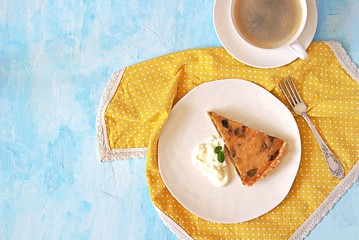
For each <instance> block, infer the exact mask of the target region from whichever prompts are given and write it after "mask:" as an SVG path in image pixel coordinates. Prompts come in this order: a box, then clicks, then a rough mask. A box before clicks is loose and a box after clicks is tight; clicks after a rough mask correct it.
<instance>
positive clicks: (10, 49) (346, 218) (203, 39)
mask: <svg viewBox="0 0 359 240" xmlns="http://www.w3.org/2000/svg"><path fill="white" fill-rule="evenodd" d="M317 6H318V14H319V23H318V29H317V33H316V35H315V40H337V41H339V42H341V43H342V44H343V46H344V47H345V49H346V50H347V51H348V54H349V55H350V56H351V57H352V59H353V60H354V61H355V62H356V63H359V42H358V39H359V28H358V22H359V21H358V20H359V17H358V13H359V1H357V0H318V1H317ZM212 8H213V1H184V0H182V1H180V0H178V1H159V0H154V1H149V0H146V1H139V0H137V1H136V0H130V1H124V0H123V1H96V0H93V1H85V0H83V1H65V0H62V1H52V0H44V1H37V0H31V1H19V0H0V239H176V238H175V236H174V235H173V234H172V233H171V232H170V231H169V230H168V229H166V227H165V226H164V225H163V224H162V222H161V221H160V219H159V218H158V216H157V214H156V212H155V210H154V209H153V207H152V204H151V202H150V200H149V195H148V190H147V183H146V178H145V159H136V160H128V161H114V162H110V163H106V164H103V163H100V162H99V161H98V159H97V143H96V129H95V117H96V110H97V106H98V104H99V101H100V98H101V96H102V93H103V90H104V88H105V86H106V83H107V80H108V79H109V77H110V75H111V73H113V72H114V71H116V70H119V69H121V68H123V67H125V66H127V65H131V64H134V63H137V62H140V61H143V60H146V59H149V58H153V57H157V56H160V55H163V54H167V53H170V52H175V51H180V50H184V49H188V48H195V47H209V46H220V42H219V41H218V39H217V36H216V35H215V31H214V29H213V24H212ZM358 196H359V185H358V183H356V184H355V185H354V186H353V188H352V189H350V190H349V191H348V193H347V194H346V195H345V196H344V197H343V198H342V199H341V200H340V201H339V203H338V204H337V205H336V206H335V208H334V209H333V210H332V211H331V212H330V213H329V215H328V216H327V217H326V218H325V219H324V220H323V221H322V222H321V223H320V224H319V225H318V226H317V227H316V228H315V229H314V230H313V231H312V233H311V234H310V236H309V237H308V239H357V235H358V234H359V220H358V216H359V206H358V204H357V202H358V201H357V199H358Z"/></svg>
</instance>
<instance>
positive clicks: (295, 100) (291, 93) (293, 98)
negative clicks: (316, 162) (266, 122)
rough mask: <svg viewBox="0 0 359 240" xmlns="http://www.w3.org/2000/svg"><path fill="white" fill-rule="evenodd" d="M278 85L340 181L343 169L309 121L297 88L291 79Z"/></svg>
mask: <svg viewBox="0 0 359 240" xmlns="http://www.w3.org/2000/svg"><path fill="white" fill-rule="evenodd" d="M278 85H279V88H280V90H281V91H282V93H283V94H284V96H285V98H286V99H287V101H288V102H289V104H290V106H291V107H292V109H293V110H294V112H295V113H296V114H299V115H301V116H302V117H303V118H304V120H305V121H306V122H307V123H308V125H309V127H310V129H311V130H312V132H313V134H314V137H315V139H316V140H317V142H318V144H319V146H320V149H321V150H322V153H323V155H324V158H325V161H326V162H327V165H328V168H329V171H330V172H331V174H332V175H333V176H334V177H336V178H339V179H342V178H343V177H344V167H343V165H342V164H341V163H340V162H339V160H338V159H337V158H336V157H335V156H334V154H333V153H332V152H331V151H330V149H329V147H328V146H327V144H325V142H324V140H323V139H322V137H321V136H320V135H319V133H318V131H317V130H316V129H315V126H314V125H313V123H312V122H311V121H310V119H309V117H308V115H307V106H306V105H305V103H304V102H303V100H302V98H301V97H300V95H299V93H298V91H297V88H296V87H295V85H294V82H293V79H292V77H287V78H285V79H283V80H282V81H281V82H280V83H279V84H278Z"/></svg>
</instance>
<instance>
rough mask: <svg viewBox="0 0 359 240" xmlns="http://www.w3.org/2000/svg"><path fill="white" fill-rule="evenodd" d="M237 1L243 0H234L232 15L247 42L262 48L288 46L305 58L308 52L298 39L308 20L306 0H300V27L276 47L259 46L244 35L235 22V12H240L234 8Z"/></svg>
mask: <svg viewBox="0 0 359 240" xmlns="http://www.w3.org/2000/svg"><path fill="white" fill-rule="evenodd" d="M236 1H241V0H232V3H231V13H230V16H231V20H232V24H233V27H234V28H235V30H236V32H237V33H238V35H239V36H240V38H241V39H243V40H244V41H245V42H247V43H248V44H250V45H252V46H253V47H257V48H261V49H273V50H276V49H279V48H287V49H288V50H290V51H291V52H292V53H293V54H295V55H296V56H297V57H299V58H301V59H305V58H306V57H307V56H308V54H307V52H306V51H305V49H304V47H303V46H302V45H301V44H300V43H299V42H298V41H297V40H298V38H299V36H300V35H301V33H302V32H303V30H304V27H305V24H306V22H307V15H308V7H307V2H306V0H298V2H299V3H300V6H301V21H300V24H299V27H298V28H297V31H296V32H295V34H294V35H293V36H292V37H291V38H290V39H289V40H287V41H285V42H284V43H282V44H281V45H279V46H275V47H263V46H258V45H256V44H254V43H253V42H251V41H249V40H248V39H247V38H246V37H245V36H244V35H243V33H241V31H240V30H239V28H238V27H237V24H236V22H235V17H234V15H235V14H238V13H235V12H234V9H235V8H234V4H235V2H236ZM288 1H293V0H288ZM273 4H274V3H273Z"/></svg>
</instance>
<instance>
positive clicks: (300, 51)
mask: <svg viewBox="0 0 359 240" xmlns="http://www.w3.org/2000/svg"><path fill="white" fill-rule="evenodd" d="M288 49H290V50H291V51H292V53H293V54H295V55H296V56H298V57H299V58H301V59H306V58H307V57H308V53H307V52H306V51H305V49H304V48H303V47H302V45H300V44H299V43H298V42H297V41H295V42H294V43H292V44H291V45H289V46H288Z"/></svg>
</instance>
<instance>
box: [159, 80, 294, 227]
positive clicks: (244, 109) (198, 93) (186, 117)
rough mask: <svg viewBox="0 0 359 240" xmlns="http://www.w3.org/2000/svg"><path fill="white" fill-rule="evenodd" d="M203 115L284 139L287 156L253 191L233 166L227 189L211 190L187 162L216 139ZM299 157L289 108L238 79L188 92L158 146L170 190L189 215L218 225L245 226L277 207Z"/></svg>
mask: <svg viewBox="0 0 359 240" xmlns="http://www.w3.org/2000/svg"><path fill="white" fill-rule="evenodd" d="M207 111H215V112H218V113H219V114H223V115H224V116H226V117H228V118H231V119H234V120H238V121H240V122H242V123H244V124H246V125H248V126H249V127H253V128H255V129H257V130H260V131H263V132H265V133H267V134H270V135H273V136H277V137H280V138H283V139H285V140H286V141H287V142H288V153H287V155H286V156H285V157H284V158H283V160H282V162H281V164H280V165H279V167H278V168H277V169H276V170H275V171H274V172H272V173H271V174H269V175H268V176H267V177H266V178H264V179H263V180H261V181H259V182H257V183H256V184H255V185H253V186H252V187H247V186H244V185H242V183H241V181H240V178H239V177H238V176H237V175H236V173H235V170H234V168H233V167H232V168H231V177H230V182H229V183H228V184H227V185H226V186H225V187H222V188H218V187H215V186H213V185H212V184H211V183H210V182H209V180H208V179H207V178H206V177H204V176H203V175H202V174H201V172H200V170H198V169H197V168H196V167H195V166H194V165H193V164H192V160H191V154H192V150H193V148H194V147H195V146H196V145H197V144H198V143H199V142H201V141H203V140H204V139H206V138H208V137H209V136H210V135H217V136H218V133H217V132H216V130H215V128H214V126H213V125H212V122H211V120H210V118H209V116H208V115H207ZM300 157H301V143H300V135H299V131H298V127H297V124H296V122H295V120H294V118H293V116H292V114H291V113H290V111H289V110H288V109H287V107H286V106H285V105H284V104H283V103H281V102H280V101H279V100H278V99H277V98H276V97H274V96H273V95H272V94H271V93H269V92H268V91H266V90H265V89H263V88H262V87H259V86H258V85H256V84H254V83H251V82H248V81H245V80H239V79H229V80H219V81H214V82H210V83H205V84H202V85H200V86H198V87H196V88H194V89H193V90H192V91H190V92H189V93H188V94H187V95H185V96H184V97H183V98H182V99H181V100H180V101H179V102H178V103H177V104H176V105H175V106H174V107H173V109H172V111H171V113H170V115H169V117H168V120H167V122H166V123H165V125H164V127H163V129H162V131H161V134H160V139H159V143H158V162H159V169H160V173H161V176H162V178H163V181H164V183H165V185H166V186H167V188H168V190H169V191H170V192H171V193H172V195H173V196H174V197H175V198H176V199H177V200H178V201H179V202H180V203H181V204H182V205H183V206H184V207H185V208H186V209H188V210H189V211H191V212H192V213H194V214H196V215H197V216H199V217H201V218H204V219H207V220H209V221H214V222H221V223H236V222H243V221H248V220H250V219H253V218H256V217H258V216H260V215H262V214H265V213H267V212H268V211H270V210H271V209H273V208H274V207H276V206H277V205H278V204H279V203H280V202H281V201H282V200H283V199H284V198H285V196H286V195H287V194H288V192H289V190H290V188H291V186H292V184H293V181H294V179H295V176H296V174H297V171H298V168H299V163H300Z"/></svg>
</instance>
